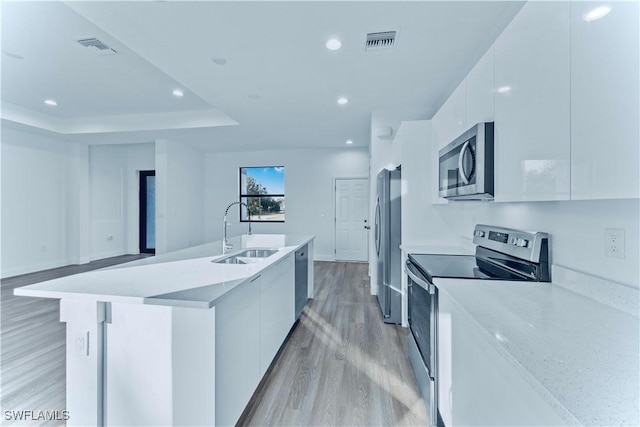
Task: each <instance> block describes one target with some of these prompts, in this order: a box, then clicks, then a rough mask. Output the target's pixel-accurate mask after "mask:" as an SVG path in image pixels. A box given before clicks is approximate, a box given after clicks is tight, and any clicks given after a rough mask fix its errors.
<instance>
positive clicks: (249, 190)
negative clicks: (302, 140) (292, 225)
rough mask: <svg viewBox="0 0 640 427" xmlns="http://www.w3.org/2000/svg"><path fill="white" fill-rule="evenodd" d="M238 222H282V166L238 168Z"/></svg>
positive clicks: (283, 205) (283, 206) (283, 211)
mask: <svg viewBox="0 0 640 427" xmlns="http://www.w3.org/2000/svg"><path fill="white" fill-rule="evenodd" d="M240 201H241V202H244V203H246V204H247V205H248V206H249V212H248V215H249V218H247V210H246V209H241V210H240V221H243V222H244V221H248V220H249V219H250V220H251V221H252V222H253V221H263V222H284V213H285V203H284V166H266V167H246V168H240Z"/></svg>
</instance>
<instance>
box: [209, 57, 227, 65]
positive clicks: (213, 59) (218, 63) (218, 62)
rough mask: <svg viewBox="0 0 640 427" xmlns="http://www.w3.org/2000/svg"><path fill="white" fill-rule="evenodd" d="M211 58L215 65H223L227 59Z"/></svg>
mask: <svg viewBox="0 0 640 427" xmlns="http://www.w3.org/2000/svg"><path fill="white" fill-rule="evenodd" d="M211 60H212V61H213V63H214V64H216V65H225V64H226V63H227V60H226V59H224V58H211Z"/></svg>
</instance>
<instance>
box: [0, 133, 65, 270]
mask: <svg viewBox="0 0 640 427" xmlns="http://www.w3.org/2000/svg"><path fill="white" fill-rule="evenodd" d="M69 145H70V144H69V143H67V142H65V141H62V140H57V139H54V138H52V137H49V136H42V135H38V134H32V133H27V132H23V131H20V130H16V129H11V128H7V127H3V128H2V277H8V276H12V275H16V274H23V273H27V272H30V271H36V270H42V269H47V268H54V267H58V266H61V265H65V264H66V263H67V259H68V255H67V241H68V236H67V194H68V189H67V182H68V181H67V180H68V178H67V169H68V167H69V162H68V154H67V153H68V147H69Z"/></svg>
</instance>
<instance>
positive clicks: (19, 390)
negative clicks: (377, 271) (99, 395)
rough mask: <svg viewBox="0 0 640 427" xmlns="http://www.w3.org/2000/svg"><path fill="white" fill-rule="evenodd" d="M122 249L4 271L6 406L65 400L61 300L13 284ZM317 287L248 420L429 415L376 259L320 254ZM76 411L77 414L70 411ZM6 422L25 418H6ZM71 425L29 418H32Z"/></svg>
mask: <svg viewBox="0 0 640 427" xmlns="http://www.w3.org/2000/svg"><path fill="white" fill-rule="evenodd" d="M132 259H133V258H130V257H118V258H115V259H110V260H103V261H97V262H95V263H91V264H89V265H83V266H70V267H63V268H60V269H54V270H48V271H45V272H40V273H33V274H28V275H23V276H16V277H12V278H8V279H5V280H3V281H2V284H1V292H2V294H1V297H2V302H1V305H0V311H1V320H2V327H1V339H2V341H1V345H2V348H1V356H2V360H1V364H0V369H1V373H0V383H1V384H0V385H1V389H0V390H1V394H2V399H1V403H2V409H3V411H4V410H19V409H24V410H34V411H37V410H49V411H52V410H59V411H62V410H64V409H65V353H64V351H65V329H64V324H63V323H60V322H59V304H58V301H57V300H52V299H43V298H27V297H17V296H14V295H13V289H15V288H16V287H18V286H25V285H28V284H31V283H36V282H40V281H44V280H50V279H53V278H55V277H62V276H65V275H69V274H75V273H78V272H82V271H88V270H93V269H96V268H102V267H106V266H108V265H113V264H117V263H120V262H126V261H130V260H132ZM315 289H316V297H315V299H314V300H313V301H311V303H310V304H309V305H308V306H307V307H306V309H305V312H304V314H303V316H302V318H301V320H300V322H299V324H298V326H297V327H296V328H295V329H294V330H293V332H292V333H291V335H290V337H289V340H288V341H287V342H286V343H285V345H284V346H283V347H282V349H281V351H280V355H279V357H278V359H277V360H276V361H275V362H274V364H273V365H272V366H271V368H270V369H269V372H268V373H267V375H266V376H265V378H264V379H263V381H262V382H261V384H260V386H259V388H258V390H257V391H256V393H255V394H254V396H253V398H252V400H251V402H250V403H249V405H248V406H247V408H246V409H245V412H244V414H243V415H242V417H241V419H240V422H239V424H240V425H259V426H266V425H278V426H280V425H296V426H308V425H314V426H315V425H327V426H329V425H330V426H342V425H361V426H377V425H389V426H395V425H415V426H419V425H427V415H426V410H425V408H424V405H423V403H422V401H421V400H420V398H419V395H418V392H417V387H416V384H415V378H414V376H413V372H412V371H411V367H410V365H409V360H408V359H407V356H406V351H405V348H406V333H407V331H406V329H403V328H401V327H399V326H395V325H385V324H383V323H382V319H381V315H380V310H379V308H378V305H377V301H376V299H375V297H373V296H371V295H370V292H369V279H368V275H367V265H366V264H358V263H329V262H316V263H315ZM71 415H72V416H73V414H71ZM0 424H1V425H16V424H17V423H15V422H14V421H6V420H4V417H2V420H1V422H0ZM29 424H30V425H37V424H40V425H63V424H64V422H61V423H60V422H59V423H55V422H52V423H25V424H23V425H29Z"/></svg>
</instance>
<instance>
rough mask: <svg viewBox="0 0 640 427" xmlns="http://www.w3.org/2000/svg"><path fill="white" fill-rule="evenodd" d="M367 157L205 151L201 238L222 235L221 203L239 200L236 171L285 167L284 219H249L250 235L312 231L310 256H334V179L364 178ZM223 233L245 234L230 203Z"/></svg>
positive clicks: (359, 152)
mask: <svg viewBox="0 0 640 427" xmlns="http://www.w3.org/2000/svg"><path fill="white" fill-rule="evenodd" d="M368 164H369V159H368V154H367V151H366V150H365V149H359V148H344V149H324V150H317V149H316V150H270V151H253V152H231V153H207V155H206V179H205V182H206V186H205V197H204V199H205V212H206V217H205V221H206V240H207V241H215V240H220V239H221V238H222V218H223V215H224V210H225V208H226V207H227V205H228V204H229V203H231V202H233V201H237V200H238V198H239V183H238V169H239V168H240V167H245V166H280V165H283V166H284V167H285V197H286V218H285V222H284V223H254V224H253V225H252V227H253V231H254V233H287V234H313V235H315V236H316V241H315V244H314V250H315V259H316V260H334V259H335V257H334V249H335V246H334V240H335V231H334V188H333V185H334V184H333V180H334V178H358V177H361V178H366V177H367V176H368V175H369V166H368ZM231 209H232V210H231V211H230V214H229V218H230V222H232V223H234V224H233V225H229V226H228V229H227V230H228V234H229V236H236V235H239V234H245V233H246V232H247V224H246V223H238V210H237V207H232V208H231Z"/></svg>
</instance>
